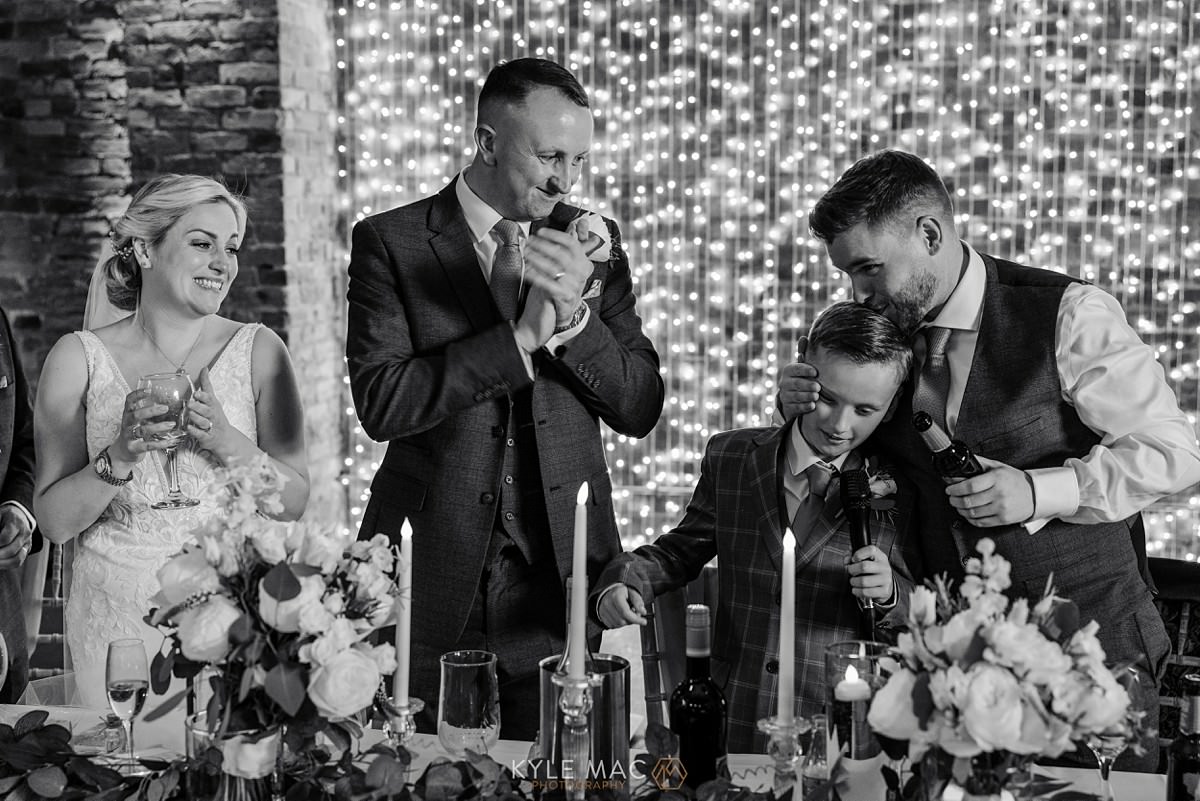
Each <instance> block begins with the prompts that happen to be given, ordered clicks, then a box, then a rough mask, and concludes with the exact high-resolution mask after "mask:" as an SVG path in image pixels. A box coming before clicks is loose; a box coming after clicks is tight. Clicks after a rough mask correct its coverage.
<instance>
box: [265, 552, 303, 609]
mask: <svg viewBox="0 0 1200 801" xmlns="http://www.w3.org/2000/svg"><path fill="white" fill-rule="evenodd" d="M262 591H263V592H265V593H266V594H267V595H270V596H271V597H272V598H274V599H275V600H276V601H279V602H281V603H282V602H283V601H290V600H292V599H293V598H295V597H296V596H298V595H299V594H300V580H299V579H297V578H296V574H295V573H293V572H292V567H291V565H289V564H288V563H287V562H279V563H277V564H276V565H275V566H274V567H272V568H271V569H270V570H268V571H267V575H265V576H263V582H262Z"/></svg>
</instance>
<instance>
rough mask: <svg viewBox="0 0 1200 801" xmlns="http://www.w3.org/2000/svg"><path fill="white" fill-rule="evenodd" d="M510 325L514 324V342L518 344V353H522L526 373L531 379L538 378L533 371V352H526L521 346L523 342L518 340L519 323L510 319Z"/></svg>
mask: <svg viewBox="0 0 1200 801" xmlns="http://www.w3.org/2000/svg"><path fill="white" fill-rule="evenodd" d="M509 325H510V326H512V330H513V343H514V344H516V346H517V353H519V354H521V363H522V364H524V365H525V373H526V374H527V375H528V376H529V377H530V378H531V379H536V378H537V376H536V375H534V373H533V354H532V353H528V352H526V350H525V349H524V348H522V347H521V343H520V342H517V324H516V323H514V322H511V321H510V322H509Z"/></svg>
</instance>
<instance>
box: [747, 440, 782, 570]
mask: <svg viewBox="0 0 1200 801" xmlns="http://www.w3.org/2000/svg"><path fill="white" fill-rule="evenodd" d="M791 430H792V429H791V426H790V425H786V426H780V427H779V428H773V429H771V430H769V431H766V432H764V433H763V434H761V435H760V436H759V437H758V438H756V439H755V440H754V445H755V448H754V451H753V453H751V454H750V458H749V460H748V461H747V465H746V471H747V474H748V475H747V477H746V478H747V481H748V482H749V486H750V487H752V488H753V489H754V493H753V499H754V503H755V506H754V508H753V509H751V510H750V512H751V515H753V517H754V519H755V521H756V522H755V528H756V529H757V530H758V535H759V536H760V537H762V541H763V544H764V545H765V546H766V549H767V556H768V557H770V559H771V564H773V565H774V566H775V571H776V572H778V571H779V568H780V567H781V566H782V564H783V558H782V555H783V517H782V514H781V513H780V509H779V501H780V497H779V489H780V486H781V485H780V483H779V475H780V474H779V470H778V462H779V460H780V458H782V456H783V443H784V442H786V441H787V438H788V437H789V436H791V434H790V432H791Z"/></svg>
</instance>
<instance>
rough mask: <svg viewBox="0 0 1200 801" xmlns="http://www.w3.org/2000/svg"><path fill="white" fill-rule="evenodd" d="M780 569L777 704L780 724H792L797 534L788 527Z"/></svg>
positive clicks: (794, 669) (785, 533)
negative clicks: (781, 567)
mask: <svg viewBox="0 0 1200 801" xmlns="http://www.w3.org/2000/svg"><path fill="white" fill-rule="evenodd" d="M782 562H783V569H782V571H781V575H780V577H779V584H780V591H779V707H778V709H777V710H776V712H775V715H776V717H777V718H778V719H779V722H780V723H781V724H783V723H791V722H792V718H793V717H794V715H795V706H796V702H795V700H794V695H793V692H794V690H793V687H792V685H793V684H794V682H795V678H794V677H795V675H796V537H795V535H794V534H792V529H791V528H790V527H789V528H787V529H785V530H784V533H783V560H782Z"/></svg>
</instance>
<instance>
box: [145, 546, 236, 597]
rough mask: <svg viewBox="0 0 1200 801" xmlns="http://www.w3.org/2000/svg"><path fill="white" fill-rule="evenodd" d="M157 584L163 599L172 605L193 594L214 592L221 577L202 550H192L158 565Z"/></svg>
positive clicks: (217, 588) (219, 586)
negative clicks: (160, 565) (160, 588)
mask: <svg viewBox="0 0 1200 801" xmlns="http://www.w3.org/2000/svg"><path fill="white" fill-rule="evenodd" d="M158 584H159V586H160V587H162V597H163V599H165V600H166V602H167V603H169V604H171V605H174V604H179V603H183V602H184V601H186V600H187V599H188V598H190V597H192V596H193V595H198V594H200V593H205V592H216V591H217V590H219V589H221V577H220V576H218V575H217V571H216V569H215V568H214V567H213V566H212V565H211V564H209V562H208V560H207V559H206V558H205V557H204V554H203V553H202V552H200V551H198V550H193V551H187V552H185V553H181V554H179V555H178V556H175V557H173V558H172V559H171V560H170V561H168V562H167V563H166V564H165V565H163V566H162V567H160V568H159V569H158Z"/></svg>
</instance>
